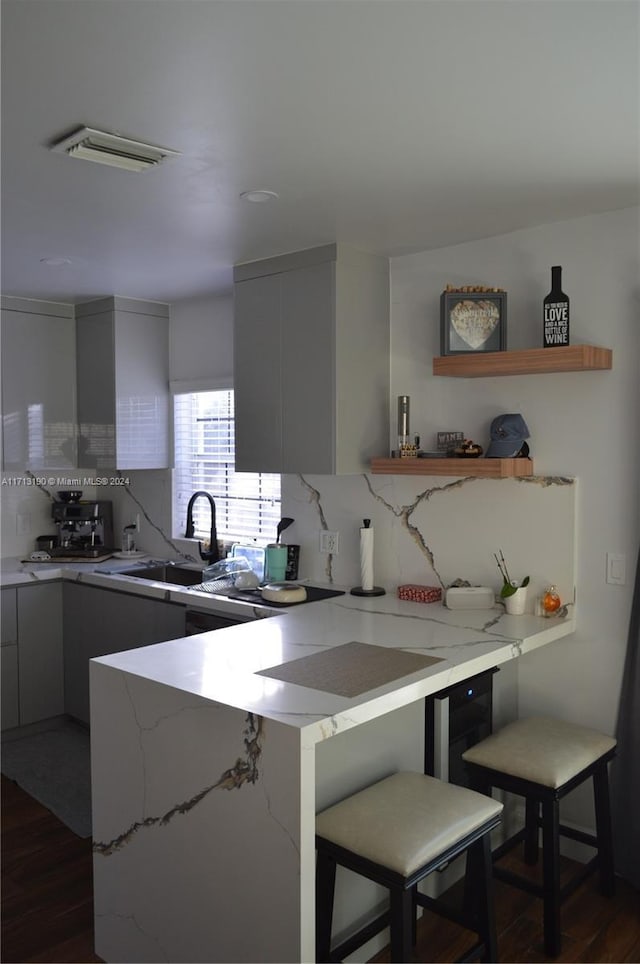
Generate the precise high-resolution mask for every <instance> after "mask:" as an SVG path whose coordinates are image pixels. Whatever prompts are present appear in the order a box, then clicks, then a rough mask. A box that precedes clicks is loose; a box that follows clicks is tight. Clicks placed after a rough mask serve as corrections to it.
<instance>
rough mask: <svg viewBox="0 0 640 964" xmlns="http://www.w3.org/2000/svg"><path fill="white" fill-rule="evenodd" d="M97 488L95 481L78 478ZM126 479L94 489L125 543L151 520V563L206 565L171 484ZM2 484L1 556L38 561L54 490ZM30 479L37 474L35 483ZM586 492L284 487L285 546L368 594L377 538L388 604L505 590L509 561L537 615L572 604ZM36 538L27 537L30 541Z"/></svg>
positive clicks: (491, 483) (379, 576) (429, 481)
mask: <svg viewBox="0 0 640 964" xmlns="http://www.w3.org/2000/svg"><path fill="white" fill-rule="evenodd" d="M73 474H74V477H83V476H85V477H90V476H91V470H87V472H83V470H80V469H78V470H74V473H73ZM113 475H114V477H117V476H118V475H120V477H121V478H123V479H124V482H125V484H121V485H113V486H106V487H101V488H100V489H96V488H92V487H90V486H89V487H87V486H85V487H84V498H86V499H97V498H101V499H110V500H111V501H112V502H113V510H114V531H115V535H116V539H117V537H118V536H119V534H120V533H121V531H122V527H123V526H124V525H127V524H129V523H131V522H132V521H135V520H136V518H139V520H140V533H139V536H138V545H139V547H140V548H142V549H144V550H145V551H147V552H149V554H150V555H152V556H156V557H163V558H176V557H178V556H180V555H181V554H183V555H185V556H191V557H197V547H196V545H195V543H193V542H188V541H187V540H185V539H183V538H181V537H179V536H176V537H174V536H173V535H172V524H171V473H170V472H168V471H161V470H157V471H156V470H147V471H138V472H131V473H127V474H126V477H125V474H124V473H117V472H114V473H113ZM13 478H14V476H10V475H8V474H5V475H3V476H2V493H1V494H2V555H3V556H15V555H27V554H28V553H30V552H31V551H32V550H33V548H34V547H35V546H34V542H35V538H36V536H37V535H40V534H44V533H47V532H52V531H54V527H53V524H52V522H51V517H50V513H51V499H52V497H53V498H55V492H56V489H57V488H64V485H58V484H57V482H56V484H54V485H53V486H51V487H48V486H47V485H46V484H45V485H35V484H33V483H31V484H29V485H27V484H22V485H20V486H17V485H16V484H14V483H12V482H11V479H13ZM24 478H25V479H29V478H30V476H29V473H26V474H25V476H24ZM576 487H577V486H576V480H575V479H571V478H564V477H556V476H553V477H550V476H533V477H531V478H525V479H500V480H497V479H476V478H472V477H470V478H453V477H452V478H447V477H429V476H424V477H416V476H412V477H400V476H389V475H379V476H378V475H369V474H362V475H352V476H301V475H287V476H283V477H282V515H283V516H284V515H287V516H291V517H292V518H293V519H294V520H295V522H294V524H293V525H292V526H291V527H290V528H289V529H287V531H286V535H284V536H283V541H284V542H287V543H296V544H299V545H300V578H304V579H309V580H310V581H311V582H318V583H327V582H331V583H334V584H336V585H338V586H340V587H346V588H351V587H353V586H358V585H360V532H359V530H360V527H361V526H362V524H363V519H370V520H371V526H372V527H373V530H374V580H375V584H376V585H380V586H382V587H383V588H384V589H386V591H387V592H393V593H395V592H396V589H397V587H398V586H399V585H401V584H403V583H419V584H422V585H430V586H440V587H446V586H448V585H450V583H451V582H453V581H454V580H455V579H463V580H467V581H468V582H470V583H471V584H473V585H488V586H492V587H493V588H495V589H496V590H497V589H499V587H500V584H501V580H500V574H499V572H498V568H497V565H496V562H495V559H494V553H495V552H498V551H499V550H502V552H503V553H504V556H505V559H506V560H507V563H508V566H509V570H510V574H511V575H512V577H513V578H514V579H519V580H520V579H522V578H524V576H527V575H528V576H529V577H530V579H531V590H530V594H529V609H531V607H532V606H533V602H534V600H535V598H536V597H537V596H538V595H540V593H541V592H542V590H543V589H544V588H545V587H546V586H547V585H548V584H549V583H554V584H555V585H556V586H557V587H558V590H559V592H560V596H561V598H562V600H563V602H572V601H573V599H574V592H575V590H574V587H575V583H576V573H575V543H576V538H575V508H576ZM25 529H26V530H28V531H23V530H25ZM322 530H329V531H333V532H337V533H339V539H338V552H337V553H332V554H327V553H322V552H320V533H321V531H322Z"/></svg>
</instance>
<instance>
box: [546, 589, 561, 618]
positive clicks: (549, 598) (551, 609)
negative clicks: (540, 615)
mask: <svg viewBox="0 0 640 964" xmlns="http://www.w3.org/2000/svg"><path fill="white" fill-rule="evenodd" d="M542 608H543V610H544V613H545V615H547V616H550V615H551V614H552V613H555V612H556V610H557V609H560V596H559V595H558V590H557V589H556V587H555V586H549V587H548V588H547V589H545V591H544V595H543V596H542Z"/></svg>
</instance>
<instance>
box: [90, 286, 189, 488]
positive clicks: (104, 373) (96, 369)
mask: <svg viewBox="0 0 640 964" xmlns="http://www.w3.org/2000/svg"><path fill="white" fill-rule="evenodd" d="M76 338H77V385H78V432H79V435H78V450H79V451H78V464H79V465H80V466H82V467H86V468H97V469H101V468H104V469H108V468H118V469H162V468H167V467H169V466H170V465H171V456H170V430H169V419H170V404H169V401H170V400H169V308H168V305H164V304H155V303H152V302H146V301H134V300H131V299H128V298H104V299H102V300H100V301H93V302H88V303H86V304H84V305H78V306H77V307H76Z"/></svg>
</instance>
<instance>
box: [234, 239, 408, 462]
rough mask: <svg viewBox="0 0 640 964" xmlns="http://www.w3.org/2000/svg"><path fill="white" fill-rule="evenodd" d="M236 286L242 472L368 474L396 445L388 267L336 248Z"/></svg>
mask: <svg viewBox="0 0 640 964" xmlns="http://www.w3.org/2000/svg"><path fill="white" fill-rule="evenodd" d="M234 282H235V284H234V389H235V405H236V408H235V433H236V434H235V446H236V469H238V470H239V471H244V472H279V473H299V472H307V473H312V474H318V475H333V474H350V473H360V472H362V471H364V470H365V469H366V467H367V464H368V462H369V459H370V458H372V457H373V456H374V455H376V454H378V453H380V452H383V451H386V449H387V447H388V419H389V268H388V262H387V260H386V259H385V258H380V257H378V256H375V255H369V254H366V253H364V252H361V251H358V250H356V249H354V248H351V247H348V246H346V245H342V244H329V245H324V246H323V247H320V248H312V249H309V250H308V251H300V252H297V253H295V254H290V255H283V256H282V257H277V258H269V259H267V260H265V261H259V262H254V263H251V264H243V265H237V266H236V267H235V269H234Z"/></svg>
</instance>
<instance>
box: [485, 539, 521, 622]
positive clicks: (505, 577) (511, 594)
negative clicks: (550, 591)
mask: <svg viewBox="0 0 640 964" xmlns="http://www.w3.org/2000/svg"><path fill="white" fill-rule="evenodd" d="M493 555H494V559H495V560H496V562H497V564H498V569H499V571H500V575H501V576H502V589H501V590H500V598H501V599H503V600H504V608H505V610H506V612H507V613H508V614H509V615H510V616H521V615H522V614H523V613H524V610H525V606H526V604H527V586H528V585H529V576H525V577H524V579H523V580H522V581H521V582H518V580H517V579H512V578H511V576H510V575H509V570H508V569H507V563H506V562H505V558H504V555H503V553H502V549H501V550H500V557H498V556H497V555H496V554H495V552H494V554H493Z"/></svg>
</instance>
